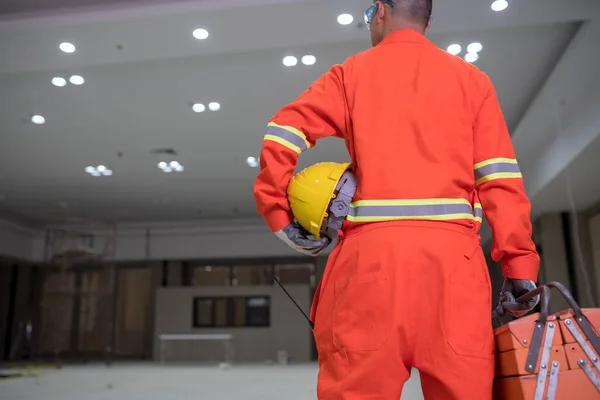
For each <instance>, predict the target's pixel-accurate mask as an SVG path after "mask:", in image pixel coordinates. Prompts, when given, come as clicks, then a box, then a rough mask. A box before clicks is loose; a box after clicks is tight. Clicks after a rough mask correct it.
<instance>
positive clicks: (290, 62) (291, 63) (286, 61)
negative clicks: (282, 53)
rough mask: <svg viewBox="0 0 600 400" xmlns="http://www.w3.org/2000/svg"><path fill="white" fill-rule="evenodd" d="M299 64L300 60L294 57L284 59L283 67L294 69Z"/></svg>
mask: <svg viewBox="0 0 600 400" xmlns="http://www.w3.org/2000/svg"><path fill="white" fill-rule="evenodd" d="M296 64H298V59H297V58H296V57H294V56H286V57H283V65H285V66H286V67H293V66H295V65H296Z"/></svg>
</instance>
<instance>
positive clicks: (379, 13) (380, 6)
mask: <svg viewBox="0 0 600 400" xmlns="http://www.w3.org/2000/svg"><path fill="white" fill-rule="evenodd" d="M386 12H387V10H386V9H385V7H384V6H383V3H381V2H379V4H377V20H378V21H379V22H380V23H383V19H384V17H385V13H386Z"/></svg>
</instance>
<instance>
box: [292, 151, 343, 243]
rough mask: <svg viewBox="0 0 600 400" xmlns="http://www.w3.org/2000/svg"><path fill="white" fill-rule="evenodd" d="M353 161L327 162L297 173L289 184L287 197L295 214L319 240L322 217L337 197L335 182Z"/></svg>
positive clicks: (325, 216) (302, 224)
mask: <svg viewBox="0 0 600 400" xmlns="http://www.w3.org/2000/svg"><path fill="white" fill-rule="evenodd" d="M349 168H350V163H334V162H324V163H319V164H315V165H312V166H310V167H308V168H306V169H305V170H303V171H302V172H300V173H298V174H296V175H295V176H294V177H293V178H292V180H291V181H290V184H289V186H288V199H289V202H290V207H291V209H292V213H293V214H294V217H295V218H296V220H297V221H298V223H299V224H300V226H302V227H303V228H304V229H306V230H307V231H308V232H310V234H312V235H313V236H314V237H315V238H316V239H317V240H319V239H321V232H322V228H323V221H324V220H325V219H326V218H327V217H328V211H329V205H330V203H331V201H332V199H334V198H335V190H336V185H337V184H338V182H339V181H340V179H341V178H342V175H343V174H344V172H346V171H347V170H348V169H349Z"/></svg>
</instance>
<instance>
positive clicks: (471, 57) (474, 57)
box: [465, 53, 479, 63]
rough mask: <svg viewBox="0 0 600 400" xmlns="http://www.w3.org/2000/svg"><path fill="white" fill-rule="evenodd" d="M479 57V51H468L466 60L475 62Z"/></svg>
mask: <svg viewBox="0 0 600 400" xmlns="http://www.w3.org/2000/svg"><path fill="white" fill-rule="evenodd" d="M478 59H479V54H477V53H467V55H466V56H465V61H466V62H468V63H474V62H475V61H477V60H478Z"/></svg>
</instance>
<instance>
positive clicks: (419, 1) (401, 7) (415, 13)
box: [393, 0, 433, 26]
mask: <svg viewBox="0 0 600 400" xmlns="http://www.w3.org/2000/svg"><path fill="white" fill-rule="evenodd" d="M393 1H394V3H395V7H394V11H398V12H400V13H401V14H402V15H403V16H404V17H405V18H408V19H410V20H411V21H414V22H416V23H419V24H423V26H427V24H428V23H429V19H430V18H431V12H432V10H433V0H393Z"/></svg>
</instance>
